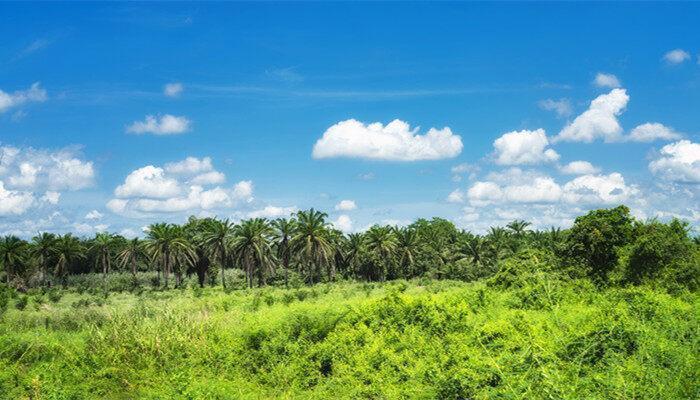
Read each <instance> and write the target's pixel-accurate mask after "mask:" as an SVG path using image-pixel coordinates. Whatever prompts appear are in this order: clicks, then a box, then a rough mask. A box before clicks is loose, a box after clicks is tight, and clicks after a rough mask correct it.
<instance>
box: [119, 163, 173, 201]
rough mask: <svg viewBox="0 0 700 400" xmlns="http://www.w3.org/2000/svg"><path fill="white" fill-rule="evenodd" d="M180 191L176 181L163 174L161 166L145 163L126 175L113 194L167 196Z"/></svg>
mask: <svg viewBox="0 0 700 400" xmlns="http://www.w3.org/2000/svg"><path fill="white" fill-rule="evenodd" d="M180 191H181V189H180V185H179V183H178V181H177V180H175V179H173V178H169V177H167V176H165V173H164V171H163V168H158V167H154V166H153V165H147V166H145V167H143V168H139V169H137V170H135V171H132V172H131V173H130V174H129V175H127V177H126V179H125V180H124V183H123V184H121V185H119V186H117V188H116V189H115V190H114V194H115V195H116V196H117V197H154V198H167V197H172V196H177V195H178V194H179V193H180Z"/></svg>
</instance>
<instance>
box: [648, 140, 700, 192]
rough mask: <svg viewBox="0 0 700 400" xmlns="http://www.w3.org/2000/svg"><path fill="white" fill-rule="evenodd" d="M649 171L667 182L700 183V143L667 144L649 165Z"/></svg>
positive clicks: (683, 141)
mask: <svg viewBox="0 0 700 400" xmlns="http://www.w3.org/2000/svg"><path fill="white" fill-rule="evenodd" d="M649 170H650V171H651V172H652V173H653V174H654V175H656V176H658V177H660V178H662V179H666V180H669V181H673V182H680V183H700V143H694V142H691V141H689V140H680V141H678V142H675V143H671V144H667V145H666V146H664V147H662V148H661V151H660V153H659V155H658V157H657V158H656V159H654V160H652V161H651V162H650V163H649Z"/></svg>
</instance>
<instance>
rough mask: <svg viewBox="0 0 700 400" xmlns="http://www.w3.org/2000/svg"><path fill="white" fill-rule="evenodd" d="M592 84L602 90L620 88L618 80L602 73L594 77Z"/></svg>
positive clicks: (613, 76) (611, 75)
mask: <svg viewBox="0 0 700 400" xmlns="http://www.w3.org/2000/svg"><path fill="white" fill-rule="evenodd" d="M593 84H595V85H596V86H598V87H604V88H612V89H615V88H619V87H620V86H622V85H620V80H619V79H617V77H616V76H615V75H613V74H605V73H602V72H598V73H597V74H596V76H595V79H594V80H593Z"/></svg>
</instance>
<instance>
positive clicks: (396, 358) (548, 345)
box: [0, 277, 700, 399]
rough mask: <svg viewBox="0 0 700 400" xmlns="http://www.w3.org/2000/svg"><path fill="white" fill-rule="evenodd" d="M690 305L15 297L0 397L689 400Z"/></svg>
mask: <svg viewBox="0 0 700 400" xmlns="http://www.w3.org/2000/svg"><path fill="white" fill-rule="evenodd" d="M105 293H107V294H105ZM23 298H24V300H22V299H23ZM21 302H26V304H25V305H24V307H23V309H20V308H18V307H15V305H16V304H17V303H21ZM699 305H700V302H699V301H698V296H697V294H694V293H685V294H680V295H675V296H671V295H668V294H666V293H663V292H660V291H655V290H653V289H650V288H646V287H637V288H629V289H625V288H611V289H605V290H596V289H595V288H593V287H592V286H591V285H590V283H588V282H587V281H574V282H566V283H564V282H560V281H554V280H549V279H548V278H546V277H540V279H539V280H538V281H536V282H530V284H528V285H527V286H526V287H513V288H510V289H505V288H499V287H494V286H489V285H487V284H486V283H483V282H476V283H461V282H455V281H411V282H405V281H397V282H389V283H386V284H362V283H338V284H321V285H316V286H314V287H304V288H298V289H289V290H285V289H280V288H264V289H253V290H235V291H230V292H229V293H225V292H223V291H222V290H220V289H219V288H206V289H197V288H186V289H176V290H170V291H153V290H144V291H139V292H135V293H129V292H118V293H110V292H104V293H78V292H74V291H69V290H66V291H61V292H60V293H59V294H57V293H53V294H51V295H49V294H34V295H19V297H15V298H13V299H12V300H11V301H10V304H8V306H7V307H6V311H5V312H4V315H3V316H2V317H0V318H1V319H0V396H2V398H7V399H24V398H26V399H29V398H31V399H92V398H95V399H134V398H139V399H269V398H281V399H285V398H287V399H297V398H298V399H327V398H339V399H356V398H367V399H403V398H416V399H466V398H474V399H520V398H538V399H540V398H541V399H549V398H555V399H582V398H589V399H594V398H606V399H641V398H645V399H646V398H648V399H662V398H679V399H681V398H688V399H689V398H698V397H700V385H699V384H698V383H699V382H700V373H699V372H698V371H700V362H699V361H698V356H697V355H698V354H700V341H699V339H698V338H699V335H698V329H700V307H698V306H699Z"/></svg>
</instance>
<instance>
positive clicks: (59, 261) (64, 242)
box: [54, 233, 85, 283]
mask: <svg viewBox="0 0 700 400" xmlns="http://www.w3.org/2000/svg"><path fill="white" fill-rule="evenodd" d="M55 249H56V250H55V255H56V270H55V271H54V274H55V275H56V276H57V277H59V278H61V280H62V281H63V282H64V283H65V276H66V273H67V272H68V267H69V266H70V265H71V264H72V263H73V262H74V261H76V260H78V259H81V258H85V247H84V246H83V244H82V243H81V242H80V239H78V238H77V237H75V236H73V235H71V234H70V233H68V234H65V235H63V236H60V237H59V238H58V240H56V247H55Z"/></svg>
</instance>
